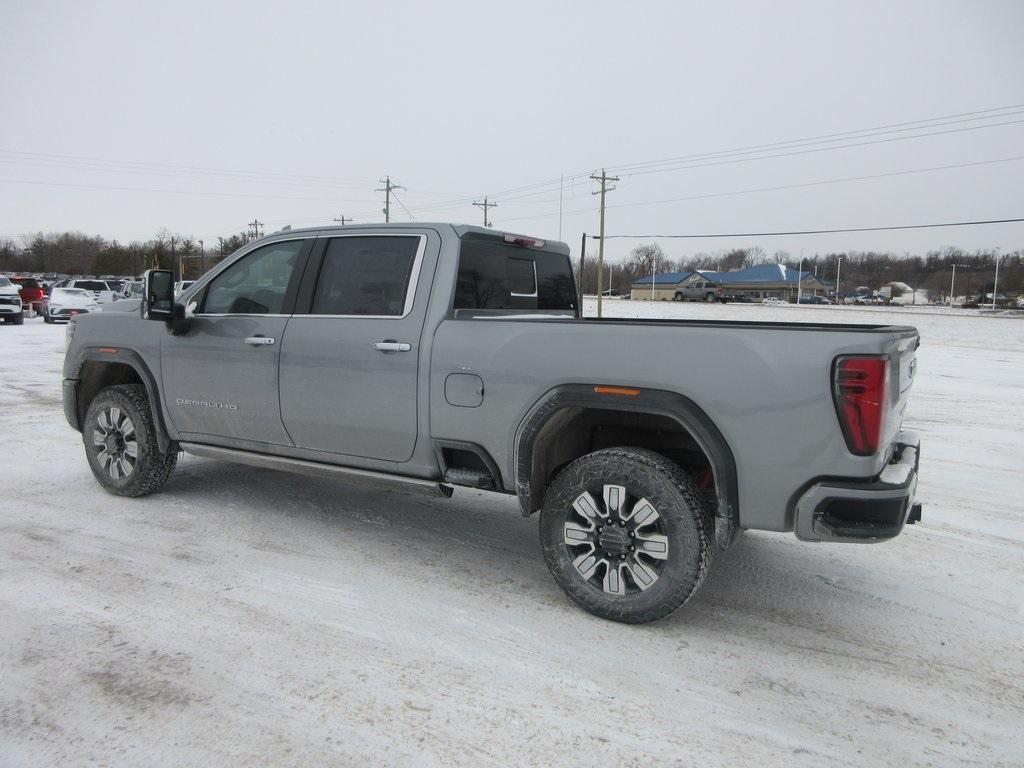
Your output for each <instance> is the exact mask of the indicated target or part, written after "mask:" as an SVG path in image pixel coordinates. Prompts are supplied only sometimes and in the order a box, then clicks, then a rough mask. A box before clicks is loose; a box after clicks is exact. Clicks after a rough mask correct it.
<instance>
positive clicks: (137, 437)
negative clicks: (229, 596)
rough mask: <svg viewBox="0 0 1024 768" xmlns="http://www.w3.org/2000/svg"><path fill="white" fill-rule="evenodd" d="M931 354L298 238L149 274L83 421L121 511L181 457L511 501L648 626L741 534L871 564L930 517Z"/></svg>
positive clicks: (395, 237) (502, 252)
mask: <svg viewBox="0 0 1024 768" xmlns="http://www.w3.org/2000/svg"><path fill="white" fill-rule="evenodd" d="M134 309H137V310H138V311H131V310H134ZM918 342H919V339H918V334H917V331H916V330H915V329H914V328H910V327H906V326H891V325H842V324H820V323H791V322H781V323H774V322H731V321H706V320H699V321H697V320H684V321H670V320H625V319H604V320H596V319H590V318H583V317H581V312H580V305H579V298H578V294H577V289H576V284H575V280H574V277H573V272H572V267H571V264H570V258H569V250H568V248H567V247H566V246H565V245H564V244H562V243H554V242H545V241H543V240H539V239H536V238H533V237H524V236H520V235H513V234H507V233H503V232H497V231H493V230H487V229H481V228H477V227H466V226H454V225H451V224H419V223H416V224H397V225H396V224H392V225H372V226H361V225H360V226H348V227H337V228H325V229H313V230H297V231H288V232H281V233H277V234H274V235H271V236H269V237H266V238H263V239H261V240H258V241H256V242H253V243H250V244H249V245H247V246H246V247H244V248H243V249H241V250H240V251H238V252H237V253H235V254H234V255H233V256H231V257H230V258H227V259H225V260H224V261H223V262H221V263H220V264H218V265H217V266H215V267H214V268H213V269H211V270H210V271H209V272H208V273H207V274H206V275H204V276H203V277H202V278H200V279H199V280H198V281H197V282H196V283H195V285H193V286H191V287H190V288H189V289H188V290H187V291H185V292H184V293H183V294H182V295H180V296H178V297H175V296H174V292H173V278H172V275H171V273H170V272H167V271H162V270H152V271H150V272H148V273H147V274H146V278H145V288H144V293H143V297H142V299H141V302H139V301H137V300H136V301H122V302H118V303H117V304H115V305H114V307H113V310H112V311H110V312H103V313H100V314H95V315H93V314H90V315H86V316H82V317H78V318H73V319H72V321H71V324H70V325H69V327H68V347H67V355H66V359H65V362H64V390H63V391H64V410H65V413H66V416H67V420H68V421H69V422H70V424H71V426H72V427H74V428H75V429H76V430H79V431H80V432H81V433H82V436H83V442H84V445H85V453H86V457H87V459H88V462H89V466H90V467H91V469H92V471H93V473H94V475H95V476H96V479H97V480H98V481H99V482H100V484H101V485H102V486H103V487H104V488H106V489H107V490H108V491H110V492H111V493H115V494H119V495H122V496H142V495H145V494H149V493H153V492H154V491H157V490H159V489H160V488H161V486H162V485H163V484H164V482H165V481H166V480H167V478H168V476H169V475H170V473H171V472H172V470H173V469H174V466H175V462H176V460H177V457H178V453H179V452H180V451H184V452H186V453H191V454H194V455H196V456H204V457H212V458H216V459H223V460H226V461H233V462H241V463H245V464H252V465H256V466H260V467H269V468H274V469H280V470H286V471H294V472H301V473H309V474H317V475H329V476H337V477H341V478H348V479H349V480H350V481H359V482H398V483H404V484H406V485H407V486H409V487H411V488H418V489H421V490H424V491H427V492H431V493H440V494H444V495H450V494H451V493H452V489H453V487H455V486H465V487H470V488H477V489H481V488H482V489H487V490H491V491H495V492H497V493H505V494H514V495H515V496H517V497H518V500H519V504H520V507H521V509H522V512H523V514H524V515H530V514H532V513H534V512H538V511H539V512H540V539H541V545H542V551H543V554H544V557H545V559H546V561H547V564H548V566H549V567H550V569H551V572H552V574H553V575H554V577H555V580H556V581H557V582H558V583H559V585H560V586H561V587H562V588H563V589H564V590H565V592H566V593H567V594H568V595H569V597H571V598H572V599H573V600H574V601H575V602H576V603H578V604H579V605H581V606H582V607H583V608H585V609H586V610H588V611H591V612H593V613H595V614H597V615H599V616H603V617H606V618H609V619H614V620H618V621H625V622H644V621H651V620H654V619H657V618H660V617H662V616H665V615H667V614H669V613H670V612H672V611H673V610H675V609H676V608H678V607H679V606H680V605H682V604H683V603H685V602H686V601H687V600H688V599H689V598H690V596H691V595H692V594H693V593H694V591H695V590H696V589H697V587H698V586H699V585H700V583H701V581H702V580H703V579H704V576H705V574H706V573H707V571H708V568H709V567H710V564H711V560H712V556H713V554H714V552H715V551H716V550H717V549H719V548H724V547H727V546H728V545H729V544H730V543H731V542H732V541H733V539H734V537H735V536H736V534H737V533H738V532H739V531H740V530H741V529H758V530H764V531H782V532H791V533H795V534H796V536H798V537H799V538H801V539H805V540H808V541H834V542H837V541H847V542H870V541H881V540H884V539H890V538H892V537H894V536H896V535H897V534H898V533H899V532H900V531H901V530H902V528H903V526H904V524H905V523H908V522H914V521H915V520H917V519H919V517H920V505H919V504H917V503H916V501H915V489H916V485H917V465H918V439H917V438H916V437H915V436H914V435H913V434H911V433H909V432H905V431H901V420H902V417H903V412H904V409H905V407H906V403H907V396H908V393H909V390H910V385H911V382H912V381H913V378H914V369H915V350H916V349H917V346H918ZM694 361H698V362H697V363H696V364H695V363H694ZM339 546H344V544H339Z"/></svg>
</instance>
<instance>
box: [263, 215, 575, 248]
mask: <svg viewBox="0 0 1024 768" xmlns="http://www.w3.org/2000/svg"><path fill="white" fill-rule="evenodd" d="M442 228H450V229H452V230H454V232H455V234H456V236H457V237H459V238H460V239H461V238H463V237H465V236H466V235H469V234H474V235H483V236H485V237H488V236H489V237H504V236H505V235H516V236H517V237H528V238H532V239H535V240H542V241H543V242H544V250H545V251H548V252H555V253H564V254H568V253H569V246H568V245H566V244H565V243H563V242H560V241H558V240H548V239H547V238H542V237H536V236H535V235H528V234H526V233H523V232H510V231H507V230H503V229H491V228H487V227H480V226H476V225H475V224H453V223H452V222H449V221H403V222H392V223H390V224H385V223H384V222H374V223H372V224H345V225H341V224H334V225H331V226H326V225H325V226H320V227H302V228H300V229H283V230H282V229H279V230H277V231H276V232H271V233H270V234H269V235H265V236H264V237H261V238H260V240H269V239H270V238H273V237H277V236H282V237H287V236H289V235H294V234H306V233H310V232H354V231H363V230H373V229H387V230H395V229H442ZM250 242H256V241H250Z"/></svg>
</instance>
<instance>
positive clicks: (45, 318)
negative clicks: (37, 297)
mask: <svg viewBox="0 0 1024 768" xmlns="http://www.w3.org/2000/svg"><path fill="white" fill-rule="evenodd" d="M43 322H44V323H48V324H53V318H52V317H50V308H49V307H47V308H46V309H44V310H43Z"/></svg>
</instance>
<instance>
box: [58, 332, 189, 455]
mask: <svg viewBox="0 0 1024 768" xmlns="http://www.w3.org/2000/svg"><path fill="white" fill-rule="evenodd" d="M72 374H73V375H72V380H73V381H75V382H76V383H75V386H74V395H75V397H74V403H73V407H72V408H70V409H65V410H66V411H68V415H69V416H72V415H73V416H74V418H75V423H73V424H72V426H73V427H75V429H77V430H78V431H79V432H81V430H82V424H83V422H84V421H85V412H86V410H87V409H88V408H89V403H91V402H92V400H93V398H94V397H95V396H96V395H97V394H98V393H99V392H100V391H102V390H103V389H106V388H107V387H110V386H114V385H117V384H142V386H143V387H144V388H145V390H146V399H147V400H148V402H149V410H150V413H151V415H152V417H153V424H155V425H156V428H157V429H156V439H157V444H158V445H159V447H160V449H161V450H166V449H167V446H168V445H169V444H170V442H171V438H170V435H169V434H168V432H167V424H166V422H165V421H164V416H163V410H162V408H161V404H160V390H159V388H158V387H157V384H156V378H155V377H154V376H153V373H152V371H150V369H149V366H148V365H147V364H146V361H145V360H144V359H143V358H142V356H141V355H140V354H139V353H138V352H135V351H134V350H131V349H122V348H112V347H86V348H85V349H83V350H82V351H81V353H79V355H78V358H77V359H76V360H75V365H74V366H73V368H72Z"/></svg>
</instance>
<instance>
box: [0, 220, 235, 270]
mask: <svg viewBox="0 0 1024 768" xmlns="http://www.w3.org/2000/svg"><path fill="white" fill-rule="evenodd" d="M250 239H251V235H250V234H248V233H243V234H236V235H232V236H231V237H218V238H217V242H216V244H212V243H204V242H202V241H200V240H198V239H196V238H195V237H192V236H189V235H182V234H179V233H176V232H169V231H167V230H161V231H160V232H157V233H156V235H154V236H153V237H152V238H151V239H149V240H145V241H140V240H136V241H132V242H130V243H128V244H123V243H120V242H118V241H117V240H107V239H106V238H105V237H103V236H101V235H92V236H90V235H86V234H84V233H82V232H49V233H43V232H40V233H38V234H36V235H33V236H32V237H31V238H29V239H28V240H27V242H26V243H25V244H24V246H22V247H19V246H18V244H17V243H15V242H14V241H12V240H0V271H6V272H30V273H36V272H38V273H42V274H65V275H138V274H141V273H142V272H144V271H145V270H147V269H152V268H163V269H174V270H177V269H178V268H179V265H180V266H181V268H183V270H184V279H186V280H190V279H195V278H196V277H199V275H201V274H202V273H203V272H204V271H205V270H207V269H209V268H210V267H211V266H213V265H214V264H216V263H217V262H218V261H220V260H221V259H223V258H224V257H225V256H228V255H230V254H232V253H234V252H235V251H236V250H238V249H239V248H241V247H242V246H243V245H245V244H246V243H247V242H249V240H250ZM211 246H212V247H211Z"/></svg>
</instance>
